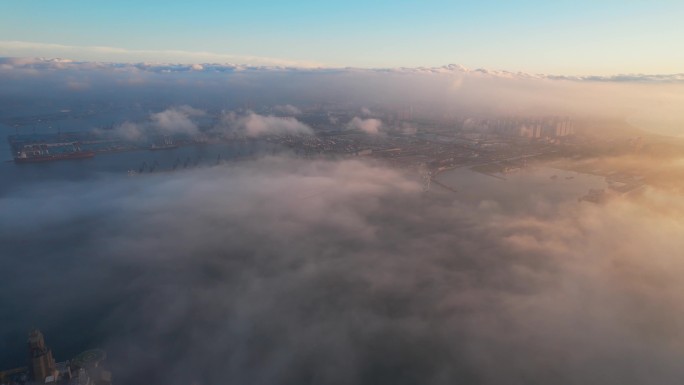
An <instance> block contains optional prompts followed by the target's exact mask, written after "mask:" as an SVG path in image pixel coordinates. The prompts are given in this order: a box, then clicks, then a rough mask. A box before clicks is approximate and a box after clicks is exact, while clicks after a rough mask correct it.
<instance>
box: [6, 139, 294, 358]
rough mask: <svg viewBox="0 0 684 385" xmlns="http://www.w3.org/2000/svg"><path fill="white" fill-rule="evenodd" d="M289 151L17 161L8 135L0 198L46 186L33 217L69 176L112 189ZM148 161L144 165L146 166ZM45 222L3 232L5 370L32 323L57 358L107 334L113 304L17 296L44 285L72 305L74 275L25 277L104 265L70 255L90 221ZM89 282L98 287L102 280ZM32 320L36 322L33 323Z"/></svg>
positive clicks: (214, 147) (224, 147)
mask: <svg viewBox="0 0 684 385" xmlns="http://www.w3.org/2000/svg"><path fill="white" fill-rule="evenodd" d="M13 133H14V132H13V130H12V129H9V128H8V127H7V126H4V127H0V135H2V136H3V137H6V136H7V135H9V134H13ZM282 150H283V148H282V147H281V146H279V145H277V144H274V143H270V142H266V141H262V140H253V141H242V142H230V143H220V144H207V145H196V146H187V147H179V148H175V149H169V150H157V151H150V150H143V151H134V152H120V153H101V154H97V155H96V156H95V157H94V158H90V159H77V160H63V161H53V162H44V163H27V164H15V163H14V162H12V161H11V158H12V154H11V150H10V147H9V144H8V143H7V142H4V143H0V201H1V200H4V199H8V200H9V202H11V199H14V198H17V197H21V196H23V195H25V194H32V193H35V192H40V193H41V194H42V193H46V192H47V195H46V201H45V202H44V205H45V207H44V208H36V209H35V210H32V211H33V212H31V213H27V216H28V217H31V216H35V215H40V212H41V210H48V211H49V210H53V209H56V208H55V207H53V205H55V204H58V202H52V201H51V200H50V199H49V191H50V189H52V188H55V187H59V186H63V183H65V182H69V183H70V184H73V182H89V181H96V180H102V181H107V182H112V188H114V189H115V188H116V187H117V185H120V184H121V183H119V182H121V181H123V180H128V178H136V180H142V181H145V180H149V181H150V182H153V181H155V180H158V178H157V179H155V178H149V179H145V177H146V176H153V175H161V174H164V175H169V176H171V175H173V172H174V171H173V168H174V165H175V166H176V172H181V171H185V172H188V171H189V172H192V170H199V169H202V168H208V167H213V166H215V165H217V164H223V163H228V162H239V161H242V160H245V159H252V158H254V157H258V156H262V155H270V154H274V153H277V152H280V151H282ZM143 164H144V165H145V168H144V170H143V171H142V172H140V170H141V168H142V167H143ZM151 167H154V168H155V170H154V171H153V172H151V171H150V168H151ZM131 170H133V171H135V172H136V175H135V176H129V173H130V171H131ZM74 186H75V185H74ZM83 186H84V187H83V189H87V188H88V187H87V186H92V184H89V183H84V184H83ZM73 192H74V194H77V195H78V194H82V195H83V196H86V195H87V194H88V191H83V190H81V189H78V188H74V189H73ZM9 217H10V216H3V213H1V212H0V221H5V220H9V219H8V218H9ZM27 220H30V219H27ZM39 222H40V221H39V220H36V225H35V227H34V228H30V229H29V231H27V232H28V233H31V234H35V233H40V234H41V238H40V239H39V240H36V239H32V238H28V235H27V238H26V239H16V238H8V237H3V234H0V269H2V270H3V274H8V275H10V276H12V277H13V278H12V279H9V280H0V290H2V291H3V292H2V293H0V301H1V303H0V370H3V369H6V368H11V367H17V366H23V365H25V364H26V336H27V333H28V331H29V329H31V328H34V327H39V328H41V329H42V330H43V332H44V334H45V336H46V339H47V343H48V345H49V346H50V347H51V348H52V349H53V351H54V354H55V358H56V359H57V360H58V361H61V360H65V359H68V358H69V357H72V356H74V355H75V354H77V353H79V352H81V351H83V350H85V349H87V348H92V347H96V346H99V345H100V344H101V342H102V341H103V340H104V339H105V338H106V337H107V336H108V334H107V331H106V330H104V329H103V328H101V327H100V328H98V327H96V326H95V325H97V324H98V322H97V321H96V320H99V319H102V318H105V317H104V316H105V315H106V314H108V312H109V311H110V310H111V306H113V303H109V302H106V301H105V302H103V303H87V302H84V303H82V304H81V306H80V308H81V310H82V311H81V310H76V311H72V312H71V313H70V316H69V317H66V318H65V317H62V318H60V317H56V316H55V317H52V316H50V315H49V314H51V313H52V314H57V313H58V312H57V311H55V310H54V309H53V310H50V309H39V308H37V307H36V306H33V305H34V303H35V302H37V301H35V298H33V299H32V298H20V297H17V296H16V295H17V294H22V295H23V294H25V295H27V296H29V297H33V296H34V295H40V294H39V293H40V292H41V291H44V292H45V293H46V295H47V294H48V293H50V294H49V295H52V294H51V293H54V292H64V295H65V297H64V303H63V304H60V303H56V304H54V306H55V307H56V308H59V307H60V306H71V305H73V303H78V298H76V299H74V298H73V297H74V294H73V293H77V292H78V291H80V290H81V289H79V288H77V287H76V288H74V287H72V286H74V285H76V286H78V284H77V283H74V282H68V280H67V281H65V282H63V283H60V285H59V286H58V287H47V286H49V285H48V283H47V282H48V281H52V280H46V281H45V285H46V287H44V288H38V287H31V288H29V287H23V286H22V284H21V282H22V280H23V279H22V278H21V276H22V275H27V274H38V273H37V272H38V271H40V274H45V270H46V269H47V270H51V271H53V272H54V275H56V276H60V275H62V274H66V273H68V272H70V271H77V270H79V269H85V267H84V266H86V265H87V266H88V268H89V269H91V270H92V271H98V267H97V266H96V264H97V262H96V261H95V260H93V261H92V262H88V260H87V259H85V260H86V261H87V262H85V263H84V262H83V261H84V259H79V258H72V259H69V257H68V256H66V257H65V256H64V255H62V254H64V253H66V251H67V250H71V251H75V252H78V251H79V247H80V246H79V245H78V243H79V242H83V240H87V239H89V238H90V237H91V235H90V234H89V233H88V231H89V230H88V227H89V226H88V224H84V223H74V224H73V226H65V227H64V228H60V229H51V230H50V234H44V232H43V230H42V228H40V226H39V225H38V223H39ZM4 225H6V226H10V224H9V223H4ZM77 259H78V260H79V261H81V262H79V263H80V265H81V266H73V263H74V261H75V260H77ZM17 260H19V261H21V262H18V261H17ZM90 265H92V266H90ZM27 266H29V267H31V266H32V268H31V270H33V271H27V270H26V267H27ZM51 275H52V273H51ZM3 282H4V285H3ZM88 284H90V285H92V286H97V283H96V282H89V283H88ZM17 288H21V289H17ZM72 289H73V290H72ZM84 289H85V290H86V291H87V287H86V283H84ZM76 297H77V296H76ZM27 320H30V321H29V322H28V323H27Z"/></svg>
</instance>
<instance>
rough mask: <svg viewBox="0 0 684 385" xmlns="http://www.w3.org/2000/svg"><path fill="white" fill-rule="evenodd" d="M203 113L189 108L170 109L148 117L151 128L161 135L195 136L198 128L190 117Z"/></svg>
mask: <svg viewBox="0 0 684 385" xmlns="http://www.w3.org/2000/svg"><path fill="white" fill-rule="evenodd" d="M203 115H205V113H204V111H201V110H198V109H196V108H192V107H190V106H180V107H172V108H169V109H167V110H165V111H162V112H158V113H154V114H151V115H150V120H151V121H152V125H153V127H154V128H155V129H156V130H157V131H158V132H160V133H162V134H188V135H196V134H197V133H199V128H198V127H197V125H196V124H195V123H194V122H193V121H192V120H191V117H196V116H203Z"/></svg>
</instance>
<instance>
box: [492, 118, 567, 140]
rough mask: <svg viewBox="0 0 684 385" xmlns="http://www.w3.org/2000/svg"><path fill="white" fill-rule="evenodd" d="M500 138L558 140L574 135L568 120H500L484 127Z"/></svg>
mask: <svg viewBox="0 0 684 385" xmlns="http://www.w3.org/2000/svg"><path fill="white" fill-rule="evenodd" d="M485 128H487V129H489V131H492V132H494V133H496V134H498V135H501V136H520V137H523V138H530V139H540V138H559V137H563V136H568V135H572V134H574V133H575V129H574V123H573V121H572V120H570V118H559V117H546V118H500V119H497V120H494V121H491V122H488V124H487V125H485Z"/></svg>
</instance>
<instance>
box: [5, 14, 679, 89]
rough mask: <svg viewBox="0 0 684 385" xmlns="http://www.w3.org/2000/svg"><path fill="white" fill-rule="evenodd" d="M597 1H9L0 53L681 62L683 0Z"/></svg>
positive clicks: (253, 59) (612, 69) (368, 61)
mask: <svg viewBox="0 0 684 385" xmlns="http://www.w3.org/2000/svg"><path fill="white" fill-rule="evenodd" d="M597 3H599V2H598V1H596V0H594V1H584V0H577V1H565V0H558V1H546V2H542V1H477V2H475V1H469V2H465V1H441V0H423V1H401V0H394V1H357V0H351V1H325V0H319V1H308V0H305V1H296V2H295V1H292V2H288V1H282V0H281V1H194V2H189V1H182V2H181V1H178V2H174V1H145V2H141V1H135V2H134V1H110V2H103V1H102V2H101V1H93V0H89V1H75V0H70V1H69V0H62V1H31V0H23V1H15V0H5V1H2V2H0V56H45V57H54V56H60V57H68V58H72V59H77V60H105V61H176V62H203V61H217V62H237V63H240V62H241V63H247V64H286V65H308V66H311V65H313V66H318V65H322V66H334V67H339V66H354V67H399V66H407V67H416V66H441V65H445V64H449V63H458V64H463V65H465V66H467V67H485V68H490V69H505V70H511V71H526V72H545V73H557V74H573V75H586V74H614V73H676V72H684V27H683V26H682V20H684V2H682V1H630V0H622V1H614V0H604V1H602V2H600V3H599V4H597ZM93 47H108V48H106V49H105V48H97V49H96V48H93ZM114 48H116V49H114Z"/></svg>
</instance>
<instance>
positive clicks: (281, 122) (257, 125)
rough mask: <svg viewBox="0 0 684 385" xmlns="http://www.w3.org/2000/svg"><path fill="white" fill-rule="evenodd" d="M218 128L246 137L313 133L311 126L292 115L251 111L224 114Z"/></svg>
mask: <svg viewBox="0 0 684 385" xmlns="http://www.w3.org/2000/svg"><path fill="white" fill-rule="evenodd" d="M219 130H223V131H226V132H233V133H238V134H240V135H246V136H248V137H260V136H265V135H312V134H313V130H312V129H311V127H309V126H307V125H306V124H304V123H302V122H300V121H299V120H297V119H295V118H293V117H280V116H271V115H268V116H264V115H259V114H257V113H254V112H252V111H248V112H247V113H246V114H237V113H235V112H229V113H226V114H224V115H223V117H222V121H221V125H220V127H219Z"/></svg>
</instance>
